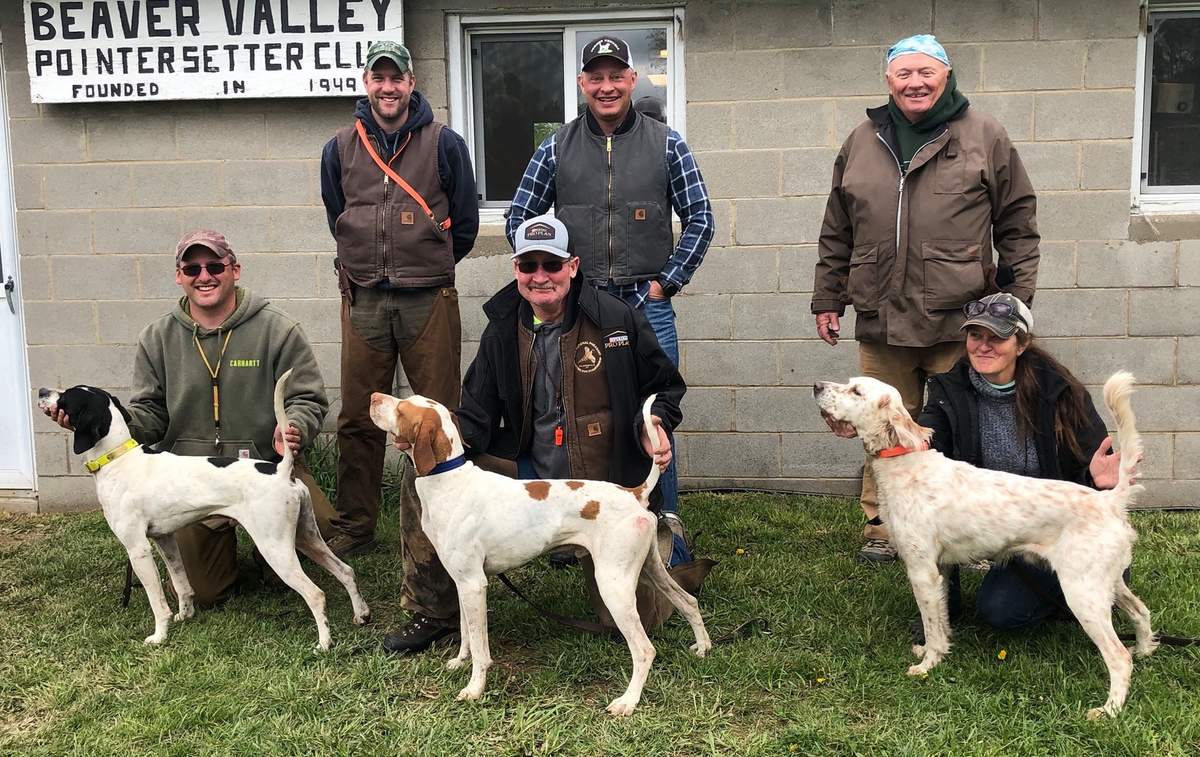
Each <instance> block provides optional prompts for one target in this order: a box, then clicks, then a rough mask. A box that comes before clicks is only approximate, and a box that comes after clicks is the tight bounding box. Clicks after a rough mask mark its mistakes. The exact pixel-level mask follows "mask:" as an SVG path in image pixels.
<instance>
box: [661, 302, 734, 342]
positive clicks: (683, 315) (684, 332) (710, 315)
mask: <svg viewBox="0 0 1200 757" xmlns="http://www.w3.org/2000/svg"><path fill="white" fill-rule="evenodd" d="M729 300H730V296H729V295H727V294H681V295H679V296H678V297H675V298H674V299H673V300H672V301H671V302H672V304H673V306H674V308H675V326H676V328H677V329H678V332H679V338H680V339H682V340H686V341H692V342H694V341H697V340H701V339H729V338H730V335H731V334H732V332H733V327H732V326H731V325H730V318H731V316H730V313H729V307H730V305H729Z"/></svg>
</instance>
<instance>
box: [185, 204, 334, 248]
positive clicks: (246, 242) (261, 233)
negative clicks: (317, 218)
mask: <svg viewBox="0 0 1200 757" xmlns="http://www.w3.org/2000/svg"><path fill="white" fill-rule="evenodd" d="M278 211H279V209H278V208H258V207H249V208H235V207H209V208H184V209H182V210H179V211H176V213H177V215H178V218H179V225H180V228H181V231H180V233H179V234H178V235H177V236H176V237H175V239H174V241H172V242H171V245H170V247H169V248H168V249H170V250H174V249H175V245H176V244H178V243H179V240H180V239H181V238H182V237H183V234H184V233H186V232H188V231H191V230H193V229H215V230H217V231H219V232H221V233H222V234H224V235H225V239H227V240H228V241H229V245H230V246H231V247H233V251H234V252H235V253H237V254H239V255H241V254H242V253H245V252H271V251H275V250H281V248H280V247H279V246H278V245H277V244H276V241H275V238H274V234H273V231H272V219H273V218H274V217H275V214H276V213H277V212H278ZM318 212H319V211H318ZM325 234H326V236H328V234H329V227H328V226H326V227H325ZM331 244H332V242H331ZM281 251H283V252H299V251H300V250H295V249H288V250H281Z"/></svg>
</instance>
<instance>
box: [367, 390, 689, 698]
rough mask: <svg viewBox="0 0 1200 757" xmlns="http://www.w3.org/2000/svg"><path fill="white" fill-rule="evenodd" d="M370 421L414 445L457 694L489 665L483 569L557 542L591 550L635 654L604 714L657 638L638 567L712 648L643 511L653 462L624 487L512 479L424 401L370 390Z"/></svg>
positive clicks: (637, 681)
mask: <svg viewBox="0 0 1200 757" xmlns="http://www.w3.org/2000/svg"><path fill="white" fill-rule="evenodd" d="M653 401H654V397H653V396H651V397H650V398H649V399H648V400H646V403H645V405H644V406H643V408H642V416H643V420H644V422H645V424H646V426H645V428H646V429H653V428H654V424H653V421H652V419H651V417H650V405H651V403H652V402H653ZM371 420H373V421H374V422H375V425H377V426H379V427H380V428H381V429H383V430H384V431H389V432H391V433H392V434H394V435H395V436H396V438H397V439H399V440H402V441H404V442H407V443H408V444H409V445H411V446H410V447H409V448H408V449H407V450H406V452H407V453H408V454H409V456H410V457H411V458H412V461H413V465H414V466H415V467H416V470H417V475H418V478H417V481H416V486H417V494H418V495H419V496H420V498H421V527H422V528H423V529H424V530H425V534H426V535H427V536H428V537H429V541H430V542H432V543H433V546H434V548H435V549H436V550H437V553H438V557H439V558H440V559H441V561H442V565H444V566H445V567H446V572H447V573H449V574H450V577H451V578H453V579H454V584H455V587H456V588H457V589H458V602H459V616H460V628H461V630H462V643H461V645H460V646H459V650H458V656H457V657H455V658H454V659H452V660H450V661H449V662H448V663H447V664H446V666H447V667H448V668H450V669H452V670H454V669H457V668H459V667H462V665H463V664H464V663H465V662H466V661H467V660H471V680H470V682H469V683H468V684H467V686H466V687H465V688H464V689H463V690H462V691H460V692H459V694H458V698H459V699H460V700H462V699H478V698H479V697H480V696H482V695H483V687H484V682H485V679H486V677H487V670H488V668H489V667H490V666H491V664H492V657H491V652H490V650H489V648H488V636H487V578H488V576H489V575H495V574H496V573H502V572H504V571H506V570H510V569H512V568H516V567H518V566H520V565H523V564H525V563H527V562H529V561H530V560H532V559H533V558H535V557H537V556H538V555H540V554H542V553H544V552H547V551H549V550H551V549H553V548H555V547H559V546H562V545H564V544H572V545H576V546H580V547H583V548H585V549H586V550H587V551H588V552H589V553H591V556H592V561H593V562H594V563H595V566H596V586H597V588H598V589H599V590H600V597H601V598H602V599H603V600H604V604H605V606H606V607H607V608H608V610H609V612H610V613H611V614H612V618H613V621H614V622H615V623H616V624H617V628H618V629H619V630H620V631H621V634H622V635H623V636H624V637H625V641H626V643H628V644H629V652H630V654H631V655H632V656H633V675H631V676H630V678H629V687H628V688H627V689H626V690H625V693H624V694H622V695H621V696H620V697H618V698H617V699H614V700H613V701H612V702H611V703H610V704H609V705H608V711H609V712H610V713H612V714H613V715H628V714H629V713H631V712H633V710H634V708H635V707H637V704H638V702H639V701H640V700H641V696H642V687H643V686H644V685H645V683H646V677H647V676H648V675H649V673H650V664H651V663H652V662H653V661H654V655H655V652H654V645H653V644H651V643H650V639H649V637H647V636H646V631H645V630H644V629H643V628H642V623H641V620H640V619H639V617H638V612H637V602H636V599H635V592H636V591H637V584H638V578H639V576H641V575H644V576H645V577H646V578H647V579H649V581H650V582H651V583H652V584H653V585H654V586H655V587H656V588H657V589H658V590H659V591H661V592H662V593H663V594H665V595H666V596H667V598H668V599H669V600H670V601H671V603H672V604H673V605H675V609H677V610H679V612H680V614H682V615H683V616H684V617H685V618H687V621H688V623H690V624H691V626H692V632H693V633H694V634H695V636H696V643H695V644H693V645H692V647H691V648H692V650H693V651H694V652H695V653H696V654H697V655H699V656H701V657H703V656H704V655H705V654H706V653H707V652H708V650H709V649H710V648H711V647H712V642H711V641H710V640H709V638H708V632H707V631H706V630H705V628H704V620H703V619H702V618H701V617H700V608H699V605H698V604H697V603H696V599H695V597H693V596H692V595H690V594H688V593H687V592H686V591H684V590H683V589H681V588H680V587H679V584H677V583H675V581H674V579H672V578H671V576H670V575H669V574H668V573H667V570H666V568H665V567H664V566H663V561H662V557H660V556H659V553H658V544H657V542H656V540H655V530H656V523H655V517H654V515H653V514H651V513H650V512H648V511H647V507H648V505H649V500H650V492H651V491H652V490H653V489H654V485H655V484H656V483H657V482H658V476H659V471H658V466H656V465H654V464H653V463H652V464H651V466H650V474H649V476H648V477H647V478H646V481H645V482H644V483H642V484H641V485H639V486H636V487H633V488H626V487H623V486H618V485H616V484H612V483H608V482H606V481H575V480H549V481H518V480H515V479H511V478H506V477H505V476H501V475H499V474H496V473H490V472H488V471H485V470H483V469H482V468H478V467H476V466H475V464H474V463H471V462H469V461H467V460H466V458H465V456H464V454H463V445H462V441H461V439H460V437H459V434H458V428H457V426H455V424H454V422H453V418H452V416H451V415H450V412H449V411H448V410H447V409H446V408H445V407H444V406H442V405H440V404H438V403H437V402H435V401H433V400H431V399H428V398H426V397H421V396H419V395H418V396H412V397H409V398H407V399H403V400H400V399H397V398H395V397H392V396H390V395H387V394H378V393H377V394H372V395H371Z"/></svg>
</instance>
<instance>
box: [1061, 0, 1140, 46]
mask: <svg viewBox="0 0 1200 757" xmlns="http://www.w3.org/2000/svg"><path fill="white" fill-rule="evenodd" d="M1137 33H1138V7H1137V4H1136V3H1130V2H1125V0H1099V2H1097V1H1096V0H1055V2H1052V3H1043V4H1041V5H1040V7H1039V13H1038V36H1039V37H1040V38H1041V39H1098V38H1103V37H1136V36H1137Z"/></svg>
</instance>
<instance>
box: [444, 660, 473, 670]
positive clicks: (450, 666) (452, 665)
mask: <svg viewBox="0 0 1200 757" xmlns="http://www.w3.org/2000/svg"><path fill="white" fill-rule="evenodd" d="M468 659H469V658H467V657H452V658H451V659H449V660H446V670H458V669H459V668H461V667H462V666H463V665H466V664H467V660H468Z"/></svg>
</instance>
